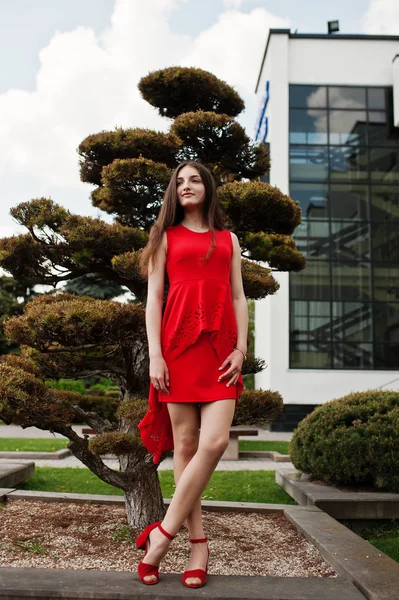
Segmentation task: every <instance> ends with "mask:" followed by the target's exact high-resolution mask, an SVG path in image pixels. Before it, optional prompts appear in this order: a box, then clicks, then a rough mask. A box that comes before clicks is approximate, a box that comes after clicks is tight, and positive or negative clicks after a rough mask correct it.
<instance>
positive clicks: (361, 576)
mask: <svg viewBox="0 0 399 600" xmlns="http://www.w3.org/2000/svg"><path fill="white" fill-rule="evenodd" d="M284 515H285V516H286V517H287V519H289V520H290V521H291V523H292V524H293V525H295V527H296V528H297V529H298V531H300V532H301V533H303V534H304V536H305V537H306V538H307V539H308V540H309V541H310V542H311V543H312V544H314V545H315V546H316V548H318V550H319V551H320V554H321V555H322V556H323V558H324V559H325V560H326V561H327V562H329V563H330V564H331V565H332V566H333V567H334V569H335V570H336V571H337V573H339V574H340V575H342V576H344V577H348V578H350V579H351V581H353V583H354V584H355V585H356V587H357V588H358V589H359V590H360V591H361V592H362V593H363V594H364V596H365V597H366V598H368V599H369V600H397V598H399V564H398V563H397V562H395V561H394V560H392V559H391V558H389V556H387V555H386V554H384V553H383V552H381V551H380V550H377V548H375V547H374V546H372V545H371V544H369V543H368V542H367V541H366V540H363V539H362V538H361V537H359V536H358V535H356V534H355V533H354V532H353V531H351V530H350V529H348V528H347V527H344V525H342V524H341V523H339V522H338V521H336V520H335V519H333V518H332V517H330V516H329V515H328V514H326V513H325V512H323V511H318V512H314V511H306V510H305V511H299V510H298V509H297V507H295V506H294V507H292V508H291V507H290V508H287V509H286V510H285V511H284Z"/></svg>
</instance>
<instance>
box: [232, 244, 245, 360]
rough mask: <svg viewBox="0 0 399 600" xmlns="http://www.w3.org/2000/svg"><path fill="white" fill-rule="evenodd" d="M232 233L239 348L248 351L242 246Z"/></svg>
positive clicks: (234, 301) (235, 308) (233, 276)
mask: <svg viewBox="0 0 399 600" xmlns="http://www.w3.org/2000/svg"><path fill="white" fill-rule="evenodd" d="M230 233H231V237H232V240H233V256H232V259H231V275H230V282H231V295H232V298H233V305H234V313H235V316H236V322H237V344H236V345H237V348H239V349H240V350H242V351H243V352H244V354H246V353H247V337H248V304H247V299H246V297H245V294H244V287H243V284H242V274H241V248H240V244H239V241H238V238H237V236H236V234H235V233H232V232H230Z"/></svg>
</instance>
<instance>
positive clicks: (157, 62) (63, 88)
mask: <svg viewBox="0 0 399 600" xmlns="http://www.w3.org/2000/svg"><path fill="white" fill-rule="evenodd" d="M185 1H186V0H151V1H147V2H132V1H131V0H116V1H115V6H114V12H113V15H112V19H111V23H110V26H109V27H108V28H107V29H106V30H105V31H104V32H103V34H102V35H101V36H96V35H95V33H94V31H93V30H92V29H91V28H90V27H78V28H76V29H74V30H73V31H66V32H65V31H64V32H62V31H57V32H56V33H55V34H54V36H53V37H52V38H51V40H50V41H49V43H48V45H47V46H46V47H45V48H43V49H42V50H41V52H40V68H39V71H38V73H37V77H36V88H35V90H34V91H32V92H27V91H22V90H17V89H10V90H8V91H7V92H6V93H3V94H0V156H1V162H0V176H1V177H2V190H3V197H2V200H3V202H2V207H1V211H3V212H0V219H1V221H2V223H3V225H4V224H5V223H7V220H8V223H10V224H11V218H10V217H9V216H7V217H4V218H3V215H4V214H5V212H4V211H7V212H8V210H9V208H10V207H11V206H15V205H16V204H17V203H18V202H21V201H26V200H29V198H32V197H38V196H41V195H44V196H50V197H52V198H53V199H54V200H55V201H56V202H60V203H63V204H64V206H66V208H69V209H70V210H72V211H74V212H79V213H80V214H93V215H98V214H101V215H102V213H99V211H98V209H95V208H94V207H92V206H91V205H90V201H89V192H90V189H91V187H90V186H88V185H87V184H83V183H82V182H81V181H80V179H79V169H78V155H77V153H76V148H77V146H78V144H79V143H80V142H81V140H82V139H83V138H84V137H86V136H87V135H89V134H91V133H96V132H99V131H101V130H104V129H113V128H114V127H115V126H121V127H147V128H154V129H158V130H161V131H162V130H163V131H165V130H167V129H169V126H170V121H169V120H167V119H164V118H161V117H160V116H159V115H158V113H157V111H156V109H154V108H152V107H151V106H150V105H149V104H148V103H147V102H145V101H144V100H143V99H142V98H141V96H140V94H139V91H138V89H137V83H138V81H139V79H140V78H141V77H142V76H143V75H146V74H147V73H148V72H149V71H152V70H156V69H161V68H164V67H167V66H171V65H177V64H181V65H186V66H197V67H201V68H204V69H207V70H209V71H211V72H213V73H215V75H217V76H218V77H220V78H221V79H223V80H225V81H227V83H229V84H231V85H233V86H234V87H235V88H236V89H237V91H238V92H239V93H240V94H241V95H242V96H243V98H244V100H245V102H246V104H247V111H246V113H245V114H244V116H243V117H240V118H239V119H241V122H242V123H243V124H244V126H246V127H247V131H248V133H249V134H250V135H251V134H252V133H253V127H254V123H255V119H256V113H257V108H256V102H255V96H254V93H253V90H254V87H255V84H256V80H257V76H258V71H259V68H260V62H261V58H262V54H263V51H264V47H265V43H266V38H267V34H268V29H269V28H270V27H287V26H289V23H288V22H287V20H285V19H280V18H277V17H275V16H274V15H272V14H271V13H269V12H268V11H266V10H265V9H263V8H254V9H253V10H252V11H251V12H249V13H242V12H239V11H238V10H226V11H225V12H222V13H221V14H220V15H219V18H218V19H217V21H216V22H215V23H214V24H213V25H212V26H211V27H210V28H208V29H207V30H205V31H202V32H201V33H200V34H199V35H198V36H197V37H193V36H190V35H188V34H187V33H183V34H181V33H175V32H174V31H172V29H171V27H170V20H171V18H173V16H174V15H175V14H176V11H178V10H179V7H180V6H181V5H182V4H183V3H184V2H185ZM240 4H241V3H240V2H236V1H229V2H225V7H226V8H227V7H230V8H235V9H237V8H239V5H240ZM104 218H105V219H106V220H108V219H107V217H106V216H105V215H104ZM12 228H13V229H14V230H15V229H16V226H14V224H13V225H12ZM2 233H3V232H2Z"/></svg>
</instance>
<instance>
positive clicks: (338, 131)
mask: <svg viewBox="0 0 399 600" xmlns="http://www.w3.org/2000/svg"><path fill="white" fill-rule="evenodd" d="M392 111H393V108H392V89H391V88H385V87H350V86H343V87H337V86H309V85H292V86H290V128H289V129H290V134H289V135H290V195H291V197H292V198H293V199H295V200H298V201H299V202H300V205H301V208H302V224H301V225H300V226H299V227H298V228H297V229H296V231H295V233H294V239H295V241H296V244H297V246H298V248H299V250H300V251H301V252H302V253H303V254H304V255H305V256H306V259H307V267H306V269H305V270H304V271H302V272H300V273H292V274H291V275H290V367H291V368H315V369H398V368H399V129H398V128H395V127H393V116H392Z"/></svg>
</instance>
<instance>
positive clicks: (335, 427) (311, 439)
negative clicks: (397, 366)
mask: <svg viewBox="0 0 399 600" xmlns="http://www.w3.org/2000/svg"><path fill="white" fill-rule="evenodd" d="M290 455H291V460H292V462H293V464H294V466H295V467H296V468H297V469H298V470H300V471H302V472H304V473H309V474H311V475H312V477H313V478H314V479H320V480H321V481H324V482H326V483H334V484H337V485H339V484H341V485H342V484H347V485H348V484H349V485H362V486H373V487H375V488H378V489H380V490H386V491H392V492H399V393H398V392H394V391H381V390H367V391H365V392H357V393H352V394H348V395H347V396H344V397H343V398H338V399H336V400H332V401H331V402H327V403H326V404H323V405H322V406H320V407H318V408H316V409H315V410H314V411H313V412H312V413H310V415H308V416H307V417H306V418H305V419H303V421H301V422H300V423H299V425H298V427H297V429H296V430H295V432H294V435H293V437H292V440H291V444H290Z"/></svg>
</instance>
